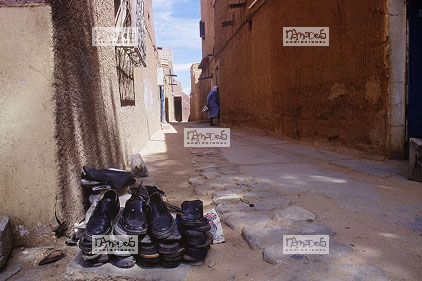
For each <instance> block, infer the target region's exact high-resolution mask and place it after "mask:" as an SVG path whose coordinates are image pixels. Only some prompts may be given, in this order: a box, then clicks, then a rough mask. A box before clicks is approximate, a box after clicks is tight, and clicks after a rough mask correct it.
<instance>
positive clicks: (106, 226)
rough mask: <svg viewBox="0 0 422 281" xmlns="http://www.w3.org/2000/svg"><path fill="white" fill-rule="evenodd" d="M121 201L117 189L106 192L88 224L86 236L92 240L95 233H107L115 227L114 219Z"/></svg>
mask: <svg viewBox="0 0 422 281" xmlns="http://www.w3.org/2000/svg"><path fill="white" fill-rule="evenodd" d="M119 209H120V203H119V197H118V196H117V193H116V191H114V190H108V191H106V192H105V193H104V195H103V197H102V198H101V200H100V201H98V203H97V206H96V207H95V209H94V212H92V215H91V217H90V219H89V221H88V223H87V224H86V227H85V235H84V237H85V238H86V240H88V241H92V236H93V235H107V234H110V233H111V231H112V229H113V227H112V226H113V220H114V218H115V217H116V215H117V214H118V213H119Z"/></svg>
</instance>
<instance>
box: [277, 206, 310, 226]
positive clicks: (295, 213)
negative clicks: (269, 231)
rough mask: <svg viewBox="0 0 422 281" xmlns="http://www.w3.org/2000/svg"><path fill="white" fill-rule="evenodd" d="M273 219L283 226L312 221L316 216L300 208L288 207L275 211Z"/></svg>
mask: <svg viewBox="0 0 422 281" xmlns="http://www.w3.org/2000/svg"><path fill="white" fill-rule="evenodd" d="M275 218H276V219H278V220H280V221H281V222H282V223H284V224H291V223H292V222H298V221H314V220H315V219H316V216H315V214H314V213H312V212H310V211H308V210H306V209H304V208H302V207H299V206H290V207H287V208H285V209H283V210H281V211H276V212H275Z"/></svg>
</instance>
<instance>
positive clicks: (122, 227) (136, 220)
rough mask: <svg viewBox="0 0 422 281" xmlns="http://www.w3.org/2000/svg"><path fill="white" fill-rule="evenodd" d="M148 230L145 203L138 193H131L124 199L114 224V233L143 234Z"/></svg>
mask: <svg viewBox="0 0 422 281" xmlns="http://www.w3.org/2000/svg"><path fill="white" fill-rule="evenodd" d="M147 230H148V221H147V205H146V203H145V201H144V200H143V199H142V198H141V197H140V196H138V195H136V194H133V195H132V197H130V198H129V200H127V201H126V205H125V208H124V209H123V211H121V212H120V214H119V217H118V219H117V221H116V224H115V225H114V231H113V233H114V234H116V235H145V234H146V233H147Z"/></svg>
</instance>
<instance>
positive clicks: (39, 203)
mask: <svg viewBox="0 0 422 281" xmlns="http://www.w3.org/2000/svg"><path fill="white" fill-rule="evenodd" d="M0 35H1V38H2V40H0V50H1V52H0V100H1V102H0V162H1V166H0V179H1V180H0V214H2V215H8V216H9V217H10V219H11V222H12V224H13V228H14V229H15V231H16V236H15V241H16V243H20V242H21V241H25V240H27V239H29V237H38V241H40V240H43V239H44V238H43V235H44V234H48V233H50V232H51V228H52V225H53V224H54V206H55V196H56V189H57V186H58V184H59V181H58V174H57V153H56V151H57V147H56V141H55V139H54V136H55V127H56V126H55V118H54V114H55V111H56V104H55V101H54V96H55V94H54V87H53V71H54V62H53V61H54V57H53V44H52V41H53V26H52V23H51V9H50V7H49V6H46V5H40V6H32V7H2V8H0Z"/></svg>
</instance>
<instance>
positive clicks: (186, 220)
mask: <svg viewBox="0 0 422 281" xmlns="http://www.w3.org/2000/svg"><path fill="white" fill-rule="evenodd" d="M179 228H180V232H181V233H182V235H183V240H184V241H185V243H186V252H185V255H184V257H183V259H184V260H185V261H187V262H189V263H190V264H191V265H202V264H203V261H204V259H205V258H206V256H207V254H208V249H209V248H210V244H211V243H212V236H211V233H210V230H211V225H210V224H209V222H208V220H207V219H206V218H204V214H203V203H202V201H201V200H194V201H185V202H183V203H182V215H181V217H180V224H179Z"/></svg>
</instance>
